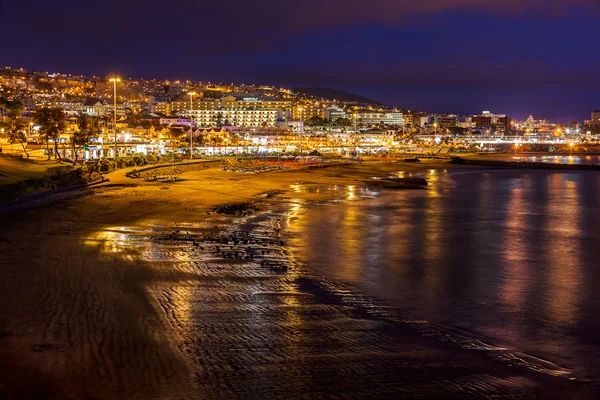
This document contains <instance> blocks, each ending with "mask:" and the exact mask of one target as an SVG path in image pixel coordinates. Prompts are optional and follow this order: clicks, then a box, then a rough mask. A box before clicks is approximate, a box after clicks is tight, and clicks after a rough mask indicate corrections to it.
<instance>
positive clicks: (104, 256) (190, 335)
mask: <svg viewBox="0 0 600 400" xmlns="http://www.w3.org/2000/svg"><path fill="white" fill-rule="evenodd" d="M445 168H467V167H463V166H452V165H450V164H449V163H448V162H445V161H425V162H421V163H415V164H409V163H376V162H373V163H360V164H347V165H334V166H329V167H327V168H295V169H291V170H288V171H278V172H268V173H262V174H244V173H236V172H225V171H222V170H221V166H220V164H218V163H216V164H210V165H209V164H207V165H198V166H195V167H193V168H192V167H190V168H188V170H186V172H185V173H183V174H182V175H181V177H182V178H183V180H182V181H180V182H176V183H170V184H167V183H160V182H146V181H144V180H142V179H135V180H134V179H129V178H126V177H125V173H124V171H117V172H115V173H113V174H111V175H109V176H108V178H109V179H110V182H108V183H106V184H103V185H100V186H98V187H94V188H90V189H86V190H83V191H80V192H77V193H70V194H68V195H61V196H58V197H56V198H52V197H50V198H48V199H42V200H38V201H36V202H33V203H32V204H30V205H26V206H25V207H19V208H15V209H7V210H5V211H4V212H3V213H2V215H1V216H0V217H1V218H2V227H1V228H0V265H2V268H1V269H0V274H1V278H2V279H1V282H2V283H1V285H2V288H1V290H0V316H1V317H0V369H1V370H2V371H4V372H3V374H2V375H3V378H2V380H1V381H0V395H1V397H5V398H52V399H61V398H70V399H80V398H94V399H112V398H121V399H146V398H154V399H180V398H199V399H201V398H207V399H232V398H241V399H266V398H268V399H290V398H304V399H315V398H340V399H342V398H343V399H365V398H489V397H493V398H498V399H505V398H506V399H530V398H563V399H567V398H573V399H583V398H594V397H595V396H594V395H595V394H596V393H595V392H594V390H593V389H592V388H590V387H587V386H586V385H584V384H581V383H580V382H572V381H570V380H569V378H568V377H566V378H565V377H560V376H552V375H548V374H543V373H536V372H533V371H530V370H527V369H526V368H521V367H519V366H515V365H514V364H515V363H514V362H502V361H499V360H496V359H494V358H492V357H490V356H489V355H488V354H487V353H486V352H473V351H466V350H464V349H461V348H459V347H456V346H449V345H448V344H446V343H444V342H443V341H440V340H437V339H436V338H432V337H425V336H423V335H422V334H420V333H419V332H418V331H417V330H415V329H414V326H410V325H406V324H403V323H402V321H399V320H398V319H397V318H395V316H394V315H393V313H392V312H391V311H390V310H388V308H387V307H386V306H385V305H384V304H377V303H374V302H373V301H372V299H368V298H366V297H364V296H362V295H361V293H360V292H358V291H356V290H355V289H354V288H351V287H347V286H344V285H341V284H339V283H338V282H332V281H329V280H327V279H325V278H323V277H322V276H319V275H317V274H315V273H314V272H313V271H311V270H310V266H303V265H300V264H298V263H295V261H294V255H293V254H292V253H290V251H289V249H287V247H286V244H285V241H284V236H285V235H284V233H283V232H282V227H281V224H280V222H281V220H282V219H286V218H287V219H288V220H289V219H290V218H292V219H293V213H294V212H296V213H300V212H303V210H305V209H307V208H308V207H310V206H311V204H312V203H314V202H326V201H330V200H333V199H338V198H339V197H340V193H339V190H346V189H345V188H347V187H348V186H353V187H354V186H361V185H362V182H361V181H362V180H364V179H368V178H370V177H372V176H387V175H389V174H391V173H396V172H398V171H405V173H407V174H410V173H411V172H415V173H416V171H426V170H428V169H445ZM468 168H474V167H468ZM338 189H339V190H338ZM239 203H244V204H245V205H244V206H236V207H233V208H231V207H230V208H219V207H222V206H224V205H230V204H239Z"/></svg>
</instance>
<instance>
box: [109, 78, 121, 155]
mask: <svg viewBox="0 0 600 400" xmlns="http://www.w3.org/2000/svg"><path fill="white" fill-rule="evenodd" d="M110 82H112V83H113V84H114V92H113V111H114V119H115V120H114V125H113V130H114V131H115V160H116V159H117V82H121V79H120V78H111V79H110Z"/></svg>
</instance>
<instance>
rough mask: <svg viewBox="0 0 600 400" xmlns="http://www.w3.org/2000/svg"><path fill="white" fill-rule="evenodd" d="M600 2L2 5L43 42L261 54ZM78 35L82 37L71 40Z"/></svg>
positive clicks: (70, 0)
mask: <svg viewBox="0 0 600 400" xmlns="http://www.w3.org/2000/svg"><path fill="white" fill-rule="evenodd" d="M598 3H599V2H598V1H597V0H451V1H449V0H416V1H415V0H369V1H365V0H339V1H336V0H297V1H282V0H252V1H247V0H229V1H206V0H205V1H197V0H179V1H151V0H128V1H121V0H118V1H117V0H105V1H101V2H81V1H79V0H62V1H60V2H51V1H45V0H44V1H41V0H30V1H22V2H21V1H19V2H11V3H8V4H6V5H5V7H4V9H3V11H2V14H3V21H2V22H3V24H2V25H3V27H2V28H0V29H4V30H6V31H13V32H15V31H18V32H19V33H20V34H21V35H23V36H24V37H29V38H36V39H37V40H39V41H41V42H45V43H49V42H50V43H52V42H54V43H56V42H60V41H65V42H68V43H73V42H74V43H75V44H81V45H82V46H99V47H101V48H104V47H106V46H108V45H110V46H113V48H122V47H126V46H132V45H139V43H140V42H145V43H147V44H148V45H149V44H154V45H155V46H164V45H172V46H175V47H178V46H184V44H185V46H186V47H187V48H188V49H190V48H191V49H194V50H196V51H202V52H210V53H217V54H218V53H227V52H235V51H240V50H247V51H261V50H266V49H270V48H272V47H273V46H278V45H281V43H282V41H283V40H284V39H285V38H286V37H287V36H289V35H290V34H298V33H302V32H306V31H312V30H314V29H331V28H336V27H340V26H349V25H354V24H360V23H383V24H401V23H404V22H406V20H407V19H408V18H410V17H414V16H418V15H431V14H440V13H444V12H481V13H485V14H488V15H502V16H509V17H521V16H524V15H528V14H546V15H560V14H562V13H565V12H567V11H569V10H571V9H574V8H583V9H586V10H590V11H596V10H597V9H598V8H599V7H600V5H599V4H598ZM74 38H78V40H74Z"/></svg>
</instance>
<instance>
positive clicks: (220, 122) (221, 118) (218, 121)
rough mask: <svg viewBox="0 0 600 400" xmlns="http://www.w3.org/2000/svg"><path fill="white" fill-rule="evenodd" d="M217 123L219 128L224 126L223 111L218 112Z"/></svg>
mask: <svg viewBox="0 0 600 400" xmlns="http://www.w3.org/2000/svg"><path fill="white" fill-rule="evenodd" d="M215 125H216V126H217V127H218V128H221V127H223V114H222V113H221V112H218V113H217V115H215Z"/></svg>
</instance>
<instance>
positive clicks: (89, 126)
mask: <svg viewBox="0 0 600 400" xmlns="http://www.w3.org/2000/svg"><path fill="white" fill-rule="evenodd" d="M77 126H78V129H77V130H76V131H75V132H73V135H72V136H71V147H72V149H73V166H75V165H76V164H77V160H78V158H79V150H81V148H82V147H83V146H85V145H86V144H88V143H89V142H90V140H91V139H93V138H96V137H98V135H99V134H100V124H99V122H98V118H94V117H90V116H89V115H87V114H84V113H81V114H79V116H78V117H77Z"/></svg>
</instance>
